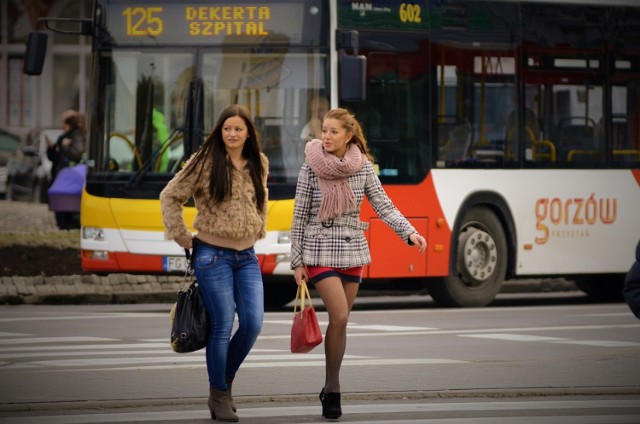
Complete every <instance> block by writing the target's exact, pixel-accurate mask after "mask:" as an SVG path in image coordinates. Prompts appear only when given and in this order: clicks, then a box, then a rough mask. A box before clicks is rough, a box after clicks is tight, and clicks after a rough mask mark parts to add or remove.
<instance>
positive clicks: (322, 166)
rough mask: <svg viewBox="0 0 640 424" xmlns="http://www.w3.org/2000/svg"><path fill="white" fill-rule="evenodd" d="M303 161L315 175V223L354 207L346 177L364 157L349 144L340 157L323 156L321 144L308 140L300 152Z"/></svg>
mask: <svg viewBox="0 0 640 424" xmlns="http://www.w3.org/2000/svg"><path fill="white" fill-rule="evenodd" d="M304 154H305V156H306V162H307V163H308V164H309V166H310V167H311V169H312V170H313V172H315V173H316V175H317V176H318V182H319V185H320V192H321V193H322V201H321V202H320V210H319V211H318V220H319V221H325V220H327V219H330V218H335V217H338V216H340V215H341V214H343V213H345V212H349V211H353V210H355V208H356V195H355V194H354V193H353V190H352V189H351V187H350V186H349V181H348V178H349V177H350V176H351V175H353V174H355V173H356V172H358V171H359V170H360V169H362V166H363V165H364V164H365V162H366V161H367V157H366V156H365V155H364V154H362V152H360V149H358V146H355V145H354V144H353V143H351V144H348V145H347V152H346V153H345V155H344V157H342V158H339V157H337V156H336V155H333V154H331V153H327V152H325V151H324V148H323V147H322V141H320V140H317V139H316V140H311V141H310V142H308V143H307V145H306V146H305V149H304Z"/></svg>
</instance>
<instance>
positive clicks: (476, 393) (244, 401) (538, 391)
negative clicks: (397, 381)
mask: <svg viewBox="0 0 640 424" xmlns="http://www.w3.org/2000/svg"><path fill="white" fill-rule="evenodd" d="M620 395H640V386H631V387H540V388H513V389H460V390H437V391H404V392H361V393H357V392H356V393H342V399H343V400H347V401H350V400H351V401H374V400H398V401H400V400H402V401H405V400H421V399H465V398H467V399H471V398H487V399H500V398H523V397H527V398H530V397H563V396H620ZM233 398H234V400H235V402H236V403H237V404H238V405H247V406H248V405H252V404H253V405H255V404H263V403H264V404H274V403H287V402H291V403H299V402H316V401H317V400H318V395H317V394H299V395H294V394H288V395H284V394H283V395H273V396H258V395H256V396H234V397H233ZM206 402H207V398H206V397H197V398H176V399H170V398H169V399H122V400H88V401H68V402H41V403H14V404H0V412H29V411H72V410H91V409H100V410H109V409H112V410H113V409H123V408H151V407H160V406H173V405H182V406H188V405H203V404H206Z"/></svg>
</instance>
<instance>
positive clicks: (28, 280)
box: [0, 200, 577, 305]
mask: <svg viewBox="0 0 640 424" xmlns="http://www.w3.org/2000/svg"><path fill="white" fill-rule="evenodd" d="M0 217H1V219H0V237H1V236H2V234H6V233H9V232H12V233H19V232H25V233H48V232H55V231H59V230H58V228H57V227H56V224H55V218H54V216H53V212H51V211H49V208H48V206H47V205H46V204H40V203H27V202H10V201H6V200H0ZM183 283H184V277H183V276H175V275H136V274H109V275H105V276H101V275H95V274H83V275H66V276H53V277H43V276H36V277H1V280H0V305H1V304H96V303H102V304H104V303H108V304H115V303H167V302H175V299H176V293H177V292H178V290H179V289H180V288H181V287H182V286H183ZM574 290H577V289H576V287H575V284H574V283H573V282H571V281H566V280H563V279H544V280H536V281H529V280H523V281H510V282H507V283H506V284H505V285H504V286H503V290H502V292H503V293H506V292H510V293H517V292H519V293H525V292H551V291H574ZM362 294H363V295H366V294H367V293H366V290H363V291H362Z"/></svg>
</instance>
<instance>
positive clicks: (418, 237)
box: [409, 233, 427, 253]
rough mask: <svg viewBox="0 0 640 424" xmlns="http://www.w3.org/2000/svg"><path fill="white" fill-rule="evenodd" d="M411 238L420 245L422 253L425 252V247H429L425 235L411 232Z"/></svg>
mask: <svg viewBox="0 0 640 424" xmlns="http://www.w3.org/2000/svg"><path fill="white" fill-rule="evenodd" d="M409 240H411V243H413V244H415V245H416V246H418V249H419V250H420V253H422V252H424V249H426V248H427V241H426V240H425V239H424V237H422V236H421V235H420V234H418V233H413V234H411V235H410V236H409Z"/></svg>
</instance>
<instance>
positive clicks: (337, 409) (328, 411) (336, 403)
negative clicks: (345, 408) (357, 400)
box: [320, 387, 342, 420]
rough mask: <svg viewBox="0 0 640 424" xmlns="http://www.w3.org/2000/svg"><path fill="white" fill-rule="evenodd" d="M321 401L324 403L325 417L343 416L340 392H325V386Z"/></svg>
mask: <svg viewBox="0 0 640 424" xmlns="http://www.w3.org/2000/svg"><path fill="white" fill-rule="evenodd" d="M320 402H321V403H322V416H323V417H324V418H328V419H330V420H335V419H337V418H340V417H341V416H342V407H341V406H340V393H333V392H325V391H324V387H323V388H322V391H321V392H320Z"/></svg>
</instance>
